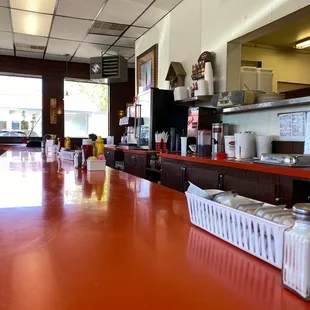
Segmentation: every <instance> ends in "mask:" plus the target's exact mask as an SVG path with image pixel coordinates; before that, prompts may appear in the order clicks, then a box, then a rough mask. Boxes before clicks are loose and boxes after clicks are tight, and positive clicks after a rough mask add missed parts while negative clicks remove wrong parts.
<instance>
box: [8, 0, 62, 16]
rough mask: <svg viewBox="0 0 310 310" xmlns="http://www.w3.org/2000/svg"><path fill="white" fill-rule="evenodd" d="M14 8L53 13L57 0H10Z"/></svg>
mask: <svg viewBox="0 0 310 310" xmlns="http://www.w3.org/2000/svg"><path fill="white" fill-rule="evenodd" d="M10 4H11V8H12V9H20V10H26V11H32V12H39V13H47V14H53V12H54V9H55V4H56V0H10Z"/></svg>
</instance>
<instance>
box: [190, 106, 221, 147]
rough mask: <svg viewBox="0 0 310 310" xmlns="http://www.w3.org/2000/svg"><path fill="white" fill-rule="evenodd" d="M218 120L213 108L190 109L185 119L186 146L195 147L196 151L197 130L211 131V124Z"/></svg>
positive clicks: (218, 116) (218, 117)
mask: <svg viewBox="0 0 310 310" xmlns="http://www.w3.org/2000/svg"><path fill="white" fill-rule="evenodd" d="M219 120H220V115H219V114H218V113H217V110H216V109H214V108H205V107H190V108H189V109H188V118H187V137H188V139H187V145H196V149H198V145H197V144H198V139H197V138H198V130H203V129H206V130H211V129H212V124H213V123H217V122H219Z"/></svg>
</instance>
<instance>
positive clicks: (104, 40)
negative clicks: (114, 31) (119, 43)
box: [85, 34, 118, 45]
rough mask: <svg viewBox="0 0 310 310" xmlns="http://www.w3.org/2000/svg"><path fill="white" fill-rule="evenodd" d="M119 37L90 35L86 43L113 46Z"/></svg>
mask: <svg viewBox="0 0 310 310" xmlns="http://www.w3.org/2000/svg"><path fill="white" fill-rule="evenodd" d="M117 39H118V37H115V36H106V35H104V34H88V35H87V37H86V39H85V42H89V43H99V44H106V45H112V44H113V43H114V42H115V41H116V40H117Z"/></svg>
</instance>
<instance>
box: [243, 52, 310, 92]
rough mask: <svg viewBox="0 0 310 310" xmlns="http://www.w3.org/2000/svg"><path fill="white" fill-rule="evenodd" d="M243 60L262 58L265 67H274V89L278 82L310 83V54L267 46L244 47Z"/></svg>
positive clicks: (275, 89) (274, 89)
mask: <svg viewBox="0 0 310 310" xmlns="http://www.w3.org/2000/svg"><path fill="white" fill-rule="evenodd" d="M242 59H243V60H260V61H262V64H263V65H262V66H263V68H272V69H273V74H274V75H273V91H275V92H276V91H277V82H278V81H281V82H291V83H301V84H310V74H309V71H308V70H305V68H310V54H302V53H298V52H288V51H281V50H274V49H266V48H256V47H248V46H243V47H242Z"/></svg>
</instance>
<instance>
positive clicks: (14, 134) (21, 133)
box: [0, 129, 38, 138]
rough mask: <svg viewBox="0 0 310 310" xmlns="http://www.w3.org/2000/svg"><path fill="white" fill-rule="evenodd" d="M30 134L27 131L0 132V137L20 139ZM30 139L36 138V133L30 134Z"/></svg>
mask: <svg viewBox="0 0 310 310" xmlns="http://www.w3.org/2000/svg"><path fill="white" fill-rule="evenodd" d="M29 133H30V131H29V130H26V131H22V130H5V129H4V130H1V131H0V137H21V138H25V137H27V135H28V134H29ZM30 137H38V135H37V133H35V132H32V133H31V135H30Z"/></svg>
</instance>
